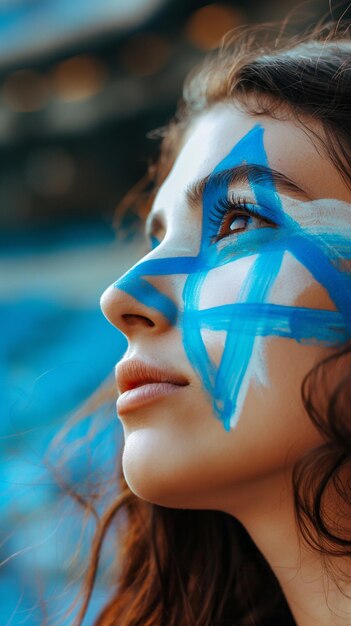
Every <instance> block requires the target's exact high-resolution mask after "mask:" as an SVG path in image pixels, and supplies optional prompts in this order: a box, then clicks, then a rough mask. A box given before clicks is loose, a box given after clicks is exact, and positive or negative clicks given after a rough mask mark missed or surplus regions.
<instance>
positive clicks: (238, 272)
mask: <svg viewBox="0 0 351 626" xmlns="http://www.w3.org/2000/svg"><path fill="white" fill-rule="evenodd" d="M256 258H257V257H256V256H255V257H252V256H251V257H246V258H243V259H238V260H236V261H233V263H227V264H226V265H222V266H221V267H215V268H214V269H213V270H210V271H209V272H208V274H207V276H206V278H205V280H204V282H203V285H202V289H201V295H200V300H199V309H207V308H211V307H214V306H221V305H223V304H232V303H234V302H237V301H238V297H239V294H240V290H241V288H242V286H243V285H244V284H245V280H246V278H247V276H248V273H249V271H250V268H251V267H252V265H253V263H254V261H255V260H256Z"/></svg>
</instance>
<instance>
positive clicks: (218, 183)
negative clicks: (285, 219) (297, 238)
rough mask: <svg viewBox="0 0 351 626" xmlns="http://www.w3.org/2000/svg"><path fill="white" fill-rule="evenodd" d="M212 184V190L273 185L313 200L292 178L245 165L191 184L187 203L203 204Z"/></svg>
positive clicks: (259, 167)
mask: <svg viewBox="0 0 351 626" xmlns="http://www.w3.org/2000/svg"><path fill="white" fill-rule="evenodd" d="M208 183H211V187H212V188H216V187H218V188H221V187H222V186H223V183H225V184H226V186H228V185H243V184H247V183H249V184H250V183H251V184H252V183H256V184H257V185H259V184H263V185H264V184H267V183H271V184H272V183H273V184H274V185H275V187H276V188H277V189H279V190H281V191H287V192H293V193H295V194H296V193H298V194H299V195H301V194H303V195H304V196H305V197H306V198H307V199H308V200H310V199H311V198H310V197H309V196H308V194H307V193H306V191H305V190H304V189H302V188H301V187H299V185H297V184H296V183H295V182H294V181H293V180H292V179H291V178H289V177H288V176H286V175H285V174H282V173H281V172H279V171H278V170H274V169H272V168H270V167H267V166H266V165H256V164H254V163H244V164H242V165H238V166H236V167H232V168H229V169H226V170H223V171H219V172H215V173H212V174H209V175H208V176H206V177H205V178H202V179H201V180H199V181H196V182H195V183H191V184H190V185H189V186H188V187H187V189H186V192H185V195H186V199H187V202H188V203H189V205H190V206H191V207H196V206H198V205H199V203H201V202H202V199H203V194H204V191H205V187H206V185H207V184H208Z"/></svg>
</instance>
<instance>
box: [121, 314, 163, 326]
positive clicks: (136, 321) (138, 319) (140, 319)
mask: <svg viewBox="0 0 351 626" xmlns="http://www.w3.org/2000/svg"><path fill="white" fill-rule="evenodd" d="M122 318H123V320H124V321H125V323H126V324H128V326H138V325H139V326H155V324H154V322H153V321H152V320H150V318H149V317H146V316H145V315H135V314H132V313H124V314H123V315H122Z"/></svg>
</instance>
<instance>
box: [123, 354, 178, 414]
mask: <svg viewBox="0 0 351 626" xmlns="http://www.w3.org/2000/svg"><path fill="white" fill-rule="evenodd" d="M116 382H117V389H118V391H119V393H120V396H119V398H118V401H117V410H118V413H119V414H124V413H128V412H130V411H134V410H136V409H138V408H141V407H143V406H144V405H145V404H149V403H150V402H154V401H156V400H159V399H161V398H163V397H165V396H168V395H170V394H173V393H175V392H177V391H179V390H180V389H181V388H182V387H185V386H187V385H188V384H189V381H188V380H187V379H186V378H185V377H184V376H183V375H181V374H179V373H177V372H174V371H173V370H171V369H168V368H159V367H157V366H155V365H153V364H152V363H147V362H145V361H141V360H137V359H129V360H127V361H121V362H120V363H119V364H118V365H117V367H116Z"/></svg>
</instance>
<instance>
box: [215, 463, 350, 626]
mask: <svg viewBox="0 0 351 626" xmlns="http://www.w3.org/2000/svg"><path fill="white" fill-rule="evenodd" d="M262 482H263V483H264V484H262ZM262 494H263V495H262ZM238 501H239V500H238V499H235V496H233V499H232V502H235V503H236V506H235V507H233V510H229V509H228V510H227V512H228V513H231V514H233V515H235V516H236V517H237V518H238V519H239V520H240V521H241V522H242V524H243V525H244V526H245V528H246V530H247V531H248V533H249V534H250V536H251V538H252V539H253V541H254V542H255V544H256V545H257V547H258V548H259V550H260V551H261V552H262V554H263V556H264V557H265V558H266V560H267V562H268V563H269V565H270V566H271V568H272V570H273V572H274V573H275V575H276V577H277V579H278V581H279V583H280V585H281V588H282V590H283V593H284V595H285V597H286V599H287V602H288V604H289V606H290V609H291V612H292V614H293V616H294V619H295V621H296V623H297V624H298V626H346V625H347V626H350V624H351V583H348V584H347V585H345V583H344V582H343V584H342V585H341V581H340V580H339V581H338V580H335V575H337V572H338V571H339V572H340V568H341V566H342V567H343V572H345V570H346V566H345V563H344V561H345V560H346V559H343V558H342V557H339V558H336V557H335V558H334V559H333V558H330V559H328V562H327V565H326V559H325V556H324V555H323V554H320V553H319V552H317V551H315V550H312V549H311V548H309V547H306V546H305V545H304V544H303V542H302V540H301V537H300V536H299V533H298V530H297V527H296V522H295V512H294V505H293V493H292V486H291V474H290V473H289V475H287V474H275V475H274V476H270V477H268V478H265V479H264V480H263V481H261V483H260V485H259V486H258V485H257V484H255V485H246V487H245V497H244V502H240V506H239V508H240V511H239V510H238ZM234 509H235V510H234ZM335 573H336V574H335ZM348 574H349V580H351V568H350V566H349V570H348ZM347 596H349V597H347Z"/></svg>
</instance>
